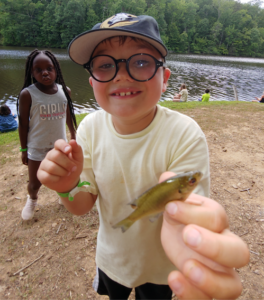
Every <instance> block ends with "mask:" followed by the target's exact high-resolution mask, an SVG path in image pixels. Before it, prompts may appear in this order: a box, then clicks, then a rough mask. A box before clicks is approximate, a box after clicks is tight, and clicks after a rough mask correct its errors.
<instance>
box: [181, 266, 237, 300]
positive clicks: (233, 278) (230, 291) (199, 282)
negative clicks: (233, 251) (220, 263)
mask: <svg viewBox="0 0 264 300" xmlns="http://www.w3.org/2000/svg"><path fill="white" fill-rule="evenodd" d="M183 275H184V276H185V277H186V278H187V279H188V280H189V281H190V282H191V284H193V285H194V286H196V287H197V288H198V289H199V290H201V291H203V292H204V293H205V294H206V295H208V296H209V297H211V298H217V299H236V298H237V297H239V296H240V294H241V292H242V284H241V281H240V279H239V276H238V275H237V273H236V272H235V271H234V270H233V269H229V272H228V273H222V272H216V271H213V270H211V269H209V268H207V267H206V266H205V265H203V264H201V263H200V262H198V261H196V260H189V261H187V262H186V263H185V264H184V267H183Z"/></svg>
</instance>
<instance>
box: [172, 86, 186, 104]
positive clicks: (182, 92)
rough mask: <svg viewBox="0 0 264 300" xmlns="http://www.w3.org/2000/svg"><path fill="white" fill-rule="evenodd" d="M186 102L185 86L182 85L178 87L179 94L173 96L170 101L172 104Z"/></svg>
mask: <svg viewBox="0 0 264 300" xmlns="http://www.w3.org/2000/svg"><path fill="white" fill-rule="evenodd" d="M187 100H188V91H187V88H186V85H185V84H184V83H183V84H182V85H181V87H180V92H179V94H175V95H174V98H173V100H172V101H174V102H187Z"/></svg>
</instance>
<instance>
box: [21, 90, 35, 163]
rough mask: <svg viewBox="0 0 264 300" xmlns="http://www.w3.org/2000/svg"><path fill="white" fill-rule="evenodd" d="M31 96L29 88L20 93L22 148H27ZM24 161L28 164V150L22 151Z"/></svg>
mask: <svg viewBox="0 0 264 300" xmlns="http://www.w3.org/2000/svg"><path fill="white" fill-rule="evenodd" d="M31 102H32V100H31V96H30V93H29V92H28V91H27V90H23V91H22V92H21V93H20V95H19V116H18V119H19V127H18V133H19V139H20V145H21V148H22V149H25V148H27V137H28V130H29V116H30V107H31ZM22 163H23V164H24V165H27V164H28V160H27V151H24V152H22Z"/></svg>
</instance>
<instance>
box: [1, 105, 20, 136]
mask: <svg viewBox="0 0 264 300" xmlns="http://www.w3.org/2000/svg"><path fill="white" fill-rule="evenodd" d="M16 117H17V115H15V114H12V113H11V110H10V108H9V107H8V106H7V105H5V104H3V105H2V106H1V107H0V132H8V131H13V130H16V129H17V121H16V120H15V118H16Z"/></svg>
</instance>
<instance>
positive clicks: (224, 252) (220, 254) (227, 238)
mask: <svg viewBox="0 0 264 300" xmlns="http://www.w3.org/2000/svg"><path fill="white" fill-rule="evenodd" d="M183 240H184V242H185V244H186V245H187V246H188V247H189V248H191V249H193V250H195V251H196V252H197V253H200V254H201V255H203V256H205V257H207V258H209V259H211V260H213V261H214V262H217V263H219V264H221V265H223V266H226V267H230V268H234V267H235V268H240V267H243V266H244V265H245V264H247V263H248V261H249V251H248V247H247V245H246V244H245V243H244V241H243V240H242V239H241V238H239V237H238V236H236V235H235V234H233V233H232V232H230V231H229V230H228V229H226V230H224V231H223V232H222V233H221V234H219V233H214V232H212V231H209V230H207V229H205V228H202V227H199V226H195V225H189V226H186V227H185V228H184V230H183Z"/></svg>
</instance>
